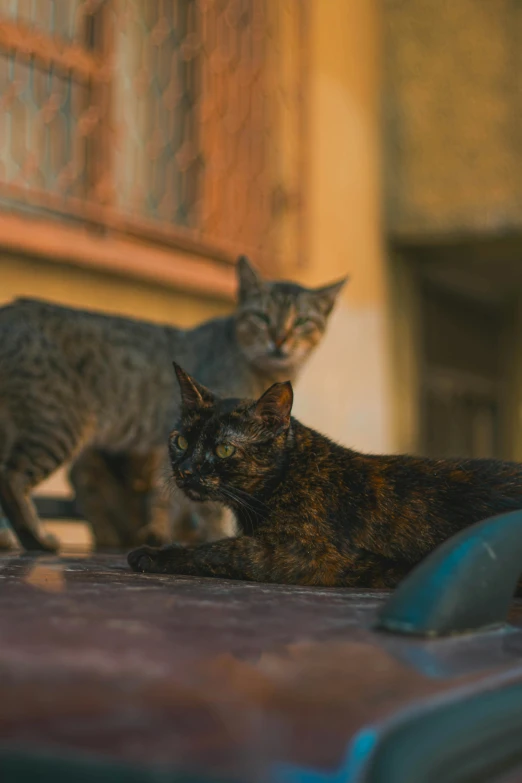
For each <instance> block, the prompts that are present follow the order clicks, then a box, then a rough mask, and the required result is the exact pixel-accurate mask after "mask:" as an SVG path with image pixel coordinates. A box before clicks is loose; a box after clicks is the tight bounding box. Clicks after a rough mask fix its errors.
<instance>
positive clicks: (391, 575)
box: [128, 366, 522, 588]
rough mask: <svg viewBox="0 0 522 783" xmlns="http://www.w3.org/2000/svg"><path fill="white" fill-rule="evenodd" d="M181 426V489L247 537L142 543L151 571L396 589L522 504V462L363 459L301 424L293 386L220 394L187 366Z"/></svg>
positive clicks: (140, 557)
mask: <svg viewBox="0 0 522 783" xmlns="http://www.w3.org/2000/svg"><path fill="white" fill-rule="evenodd" d="M175 369H176V373H177V376H178V380H179V384H180V388H181V396H182V416H181V420H180V422H179V424H178V426H177V427H176V429H175V430H174V431H173V432H172V434H171V437H170V459H171V466H172V472H173V476H174V479H175V481H176V484H177V485H178V487H180V488H181V489H183V491H184V492H185V494H186V495H187V496H188V497H189V498H191V499H193V500H199V501H204V500H208V499H214V500H219V501H221V503H223V504H225V505H227V506H229V507H230V508H232V509H233V510H234V512H235V514H236V517H237V521H238V525H239V528H240V530H241V532H242V535H239V536H237V537H235V538H228V539H223V540H221V541H216V542H213V543H207V544H202V545H200V546H196V547H182V546H170V547H166V548H164V549H153V548H151V547H142V548H140V549H137V550H135V551H134V552H131V553H130V555H129V558H128V560H129V564H130V565H131V567H132V568H133V569H134V570H136V571H145V572H147V573H169V574H186V575H195V576H214V577H222V578H228V579H247V580H253V581H258V582H280V583H288V584H300V585H322V586H329V587H333V586H336V587H338V586H341V587H365V588H369V587H395V586H396V585H397V583H398V582H399V581H400V580H401V579H402V578H403V577H404V576H405V575H406V574H407V573H408V571H410V570H411V569H412V568H413V566H414V565H416V564H417V563H418V562H419V561H420V560H422V558H424V557H425V556H426V555H427V554H429V553H430V552H431V551H432V550H433V549H434V548H435V547H436V546H437V545H438V544H440V543H442V542H443V541H444V540H445V539H447V538H449V537H450V536H451V535H453V534H455V533H457V532H458V531H459V530H461V529H462V528H464V527H467V526H468V525H472V524H473V523H475V522H479V521H480V520H482V519H485V518H487V517H490V516H493V515H495V514H501V513H503V512H506V511H511V510H515V509H521V508H522V465H519V464H516V463H510V462H500V461H496V460H477V459H475V460H472V459H467V460H441V459H426V458H418V457H411V456H374V455H366V454H359V453H358V452H355V451H351V450H350V449H347V448H344V447H342V446H339V445H337V444H335V443H332V441H330V440H329V439H328V438H326V437H325V436H324V435H321V434H319V433H318V432H315V431H314V430H312V429H310V428H309V427H305V426H304V425H303V424H301V423H300V422H298V421H297V420H296V419H294V418H292V417H291V415H290V413H291V409H292V400H293V393H292V386H291V384H290V383H289V382H287V383H276V384H274V385H273V386H272V387H271V388H270V389H268V390H267V391H266V392H265V393H264V394H263V395H262V396H261V397H260V398H259V399H258V400H257V401H256V402H254V401H252V400H237V399H220V398H219V397H217V396H216V395H214V394H213V393H211V392H210V391H209V390H208V389H206V388H205V387H204V386H202V385H201V384H199V383H197V382H196V381H195V380H194V379H193V378H191V377H190V376H189V375H187V373H186V372H184V371H183V370H182V369H181V368H180V367H178V366H176V367H175Z"/></svg>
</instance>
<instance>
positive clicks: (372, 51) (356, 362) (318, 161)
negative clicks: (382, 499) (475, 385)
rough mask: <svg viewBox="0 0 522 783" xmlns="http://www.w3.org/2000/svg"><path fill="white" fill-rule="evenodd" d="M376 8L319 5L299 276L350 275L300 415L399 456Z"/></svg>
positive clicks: (310, 371) (322, 1)
mask: <svg viewBox="0 0 522 783" xmlns="http://www.w3.org/2000/svg"><path fill="white" fill-rule="evenodd" d="M379 32H380V31H379V4H378V2H377V0H350V2H346V0H312V2H311V18H310V24H309V36H310V60H309V67H310V76H311V85H310V87H311V92H310V96H309V122H310V133H309V155H310V182H309V193H308V197H307V204H308V221H307V225H308V231H309V238H310V250H309V258H308V266H307V268H306V269H303V270H301V271H300V272H299V275H298V276H299V277H300V278H301V279H302V280H303V281H305V282H308V283H312V284H319V283H324V282H327V281H329V280H333V279H336V278H339V277H342V276H343V275H346V274H349V275H350V278H351V279H350V282H349V284H348V286H347V287H346V289H345V295H344V297H343V300H342V302H341V305H340V306H339V307H338V308H337V310H336V312H335V313H334V317H333V319H332V323H331V329H330V331H329V333H328V335H327V338H326V341H325V343H324V344H323V345H322V346H321V348H320V349H319V350H318V352H317V354H316V356H315V357H314V358H313V360H312V362H311V363H310V364H309V365H308V367H307V369H306V370H305V372H304V373H303V376H302V379H301V381H300V383H299V386H298V393H297V395H296V408H295V411H296V414H297V415H298V416H300V417H301V418H303V419H304V420H305V421H306V422H307V423H310V424H311V425H313V426H316V427H317V428H318V429H321V430H323V431H324V432H326V433H327V434H329V435H330V436H332V437H334V438H335V439H336V440H339V441H341V442H343V443H346V444H347V445H352V446H354V447H356V448H360V449H363V450H368V451H380V450H389V449H391V448H392V447H393V443H392V440H391V434H390V419H391V414H390V405H391V395H390V382H389V373H388V368H387V355H388V345H387V328H386V310H387V288H386V277H385V276H386V259H385V254H384V250H383V246H382V243H381V220H380V201H381V182H380V178H379V172H380V121H379V83H380V62H379V56H378V55H379V49H380V35H379Z"/></svg>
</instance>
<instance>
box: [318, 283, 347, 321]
mask: <svg viewBox="0 0 522 783" xmlns="http://www.w3.org/2000/svg"><path fill="white" fill-rule="evenodd" d="M349 279H350V278H349V277H343V279H342V280H338V281H337V282H336V283H330V285H325V286H322V287H321V288H314V289H313V291H312V293H313V296H314V301H315V303H316V305H317V307H318V308H319V310H320V311H321V313H322V314H323V315H330V313H331V311H332V308H333V306H334V304H335V301H336V299H337V297H338V296H339V294H340V293H341V291H342V290H343V288H344V286H345V285H346V283H347V282H348V280H349Z"/></svg>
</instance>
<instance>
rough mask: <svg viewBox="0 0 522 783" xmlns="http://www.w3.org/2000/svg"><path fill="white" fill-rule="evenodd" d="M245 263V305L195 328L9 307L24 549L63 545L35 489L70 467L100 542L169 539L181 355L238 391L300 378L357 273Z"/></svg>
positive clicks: (1, 432)
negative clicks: (164, 520)
mask: <svg viewBox="0 0 522 783" xmlns="http://www.w3.org/2000/svg"><path fill="white" fill-rule="evenodd" d="M237 269H238V278H239V302H238V306H237V308H236V310H235V311H234V312H233V313H232V314H231V315H230V316H228V317H226V318H216V319H213V320H210V321H207V322H206V323H203V324H201V325H200V326H198V327H196V328H195V329H189V330H183V329H177V328H174V327H171V326H161V325H157V324H153V323H147V322H145V321H138V320H133V319H131V318H120V317H116V316H112V315H104V314H100V313H95V312H89V311H85V310H77V309H73V308H67V307H62V306H59V305H56V304H51V303H49V302H44V301H39V300H34V299H18V300H16V301H15V302H13V303H12V304H10V305H7V306H5V307H3V308H0V379H1V380H0V504H1V506H2V508H3V510H4V512H5V515H6V516H7V518H8V519H9V522H10V524H11V526H12V528H13V530H14V531H15V533H16V535H17V537H18V539H19V541H20V543H21V544H22V546H23V547H25V548H26V549H40V550H51V551H54V550H55V549H56V546H57V543H56V541H55V540H54V539H53V538H52V537H51V536H48V535H45V533H44V532H43V531H42V530H41V527H40V523H39V519H38V516H37V514H36V510H35V508H34V505H33V503H32V501H31V497H30V493H31V491H32V490H33V489H34V488H35V487H36V486H37V485H38V484H39V483H40V482H41V481H43V480H44V479H45V478H46V477H47V476H49V475H50V474H51V473H53V472H54V471H55V470H56V469H57V468H58V467H59V466H60V465H62V464H64V463H67V462H73V463H74V462H76V465H75V466H73V470H72V472H71V477H72V482H73V485H74V486H75V488H76V490H77V495H78V497H79V500H80V502H83V504H84V511H85V514H86V517H87V519H88V520H89V521H90V522H91V524H92V526H93V531H94V535H95V538H96V539H97V540H98V541H100V540H104V539H105V540H110V541H111V543H114V544H115V545H126V546H128V545H132V543H136V542H137V541H139V540H144V538H145V537H146V535H147V532H152V533H154V534H155V537H156V538H159V539H160V540H169V539H170V536H169V535H168V532H167V531H165V529H163V530H161V531H159V532H158V528H157V527H156V526H155V523H154V520H153V519H152V521H151V517H154V513H153V512H154V511H155V510H157V509H158V505H159V506H161V505H163V511H164V512H165V513H168V512H169V508H168V507H167V505H166V502H165V501H162V502H159V501H158V492H157V487H158V476H159V474H160V472H161V467H162V465H164V464H166V461H167V449H166V445H165V443H166V439H167V436H168V432H169V431H170V429H171V428H172V425H173V422H175V421H176V420H177V418H178V416H179V396H178V394H177V389H176V384H175V380H174V378H173V375H172V364H171V363H172V359H176V360H178V361H180V362H182V363H183V364H184V365H185V366H186V367H188V368H189V370H190V372H192V373H193V374H194V375H195V376H196V377H197V378H199V379H200V381H201V382H203V383H208V384H210V385H212V386H213V387H214V388H217V389H219V390H220V391H221V392H222V393H224V394H227V395H231V394H238V395H257V394H260V393H261V392H262V391H264V390H265V389H266V388H267V387H268V386H269V385H270V384H271V383H272V382H274V381H277V380H280V379H281V378H283V377H285V378H286V377H295V376H296V375H297V372H298V371H299V369H300V368H301V367H302V366H303V364H304V362H305V361H306V359H307V358H308V356H309V355H310V353H311V352H312V350H313V349H314V347H315V346H316V345H317V344H318V342H319V341H320V339H321V337H322V335H323V333H324V330H325V328H326V324H327V321H328V317H329V314H330V312H331V310H332V308H333V305H334V302H335V299H336V297H337V296H338V294H339V292H340V290H341V289H342V287H343V285H344V282H345V281H344V280H342V281H340V282H337V283H334V284H332V285H328V286H325V287H322V288H318V289H309V288H304V287H302V286H299V285H297V284H295V283H287V282H265V281H264V280H262V278H261V277H260V275H259V274H258V273H257V272H256V271H255V270H254V268H253V267H252V266H251V265H250V263H249V262H248V260H247V259H246V258H244V257H242V258H240V259H239V261H238V266H237ZM82 465H83V468H82ZM93 466H94V468H95V472H94V473H92V470H93ZM129 468H130V473H129V470H128V469H129ZM89 470H91V474H89ZM93 477H94V478H95V480H94V481H93ZM92 490H94V492H93V491H92ZM137 496H139V497H140V498H141V501H142V502H141V503H139V504H136V503H135V502H134V501H135V500H136V498H137ZM97 497H98V498H99V501H97V500H96V498H97ZM124 497H127V498H129V499H130V500H131V501H132V503H131V504H130V505H131V506H132V510H133V511H134V512H135V513H134V516H132V514H130V513H129V502H128V503H127V505H125V502H124V501H123V498H124ZM118 499H119V500H118ZM131 517H132V522H130V521H129V520H131Z"/></svg>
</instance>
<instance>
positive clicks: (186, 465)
mask: <svg viewBox="0 0 522 783" xmlns="http://www.w3.org/2000/svg"><path fill="white" fill-rule="evenodd" d="M179 472H180V473H181V475H182V476H183V478H190V477H191V476H192V475H193V474H194V470H193V468H192V465H191V464H190V462H182V463H181V465H180V466H179Z"/></svg>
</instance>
